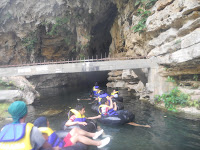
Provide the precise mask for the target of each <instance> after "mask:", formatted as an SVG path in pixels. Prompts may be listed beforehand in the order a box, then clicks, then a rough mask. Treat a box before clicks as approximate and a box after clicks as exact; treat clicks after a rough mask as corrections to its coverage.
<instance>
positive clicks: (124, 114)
mask: <svg viewBox="0 0 200 150" xmlns="http://www.w3.org/2000/svg"><path fill="white" fill-rule="evenodd" d="M116 112H117V114H118V115H113V116H101V118H99V119H98V121H99V122H100V123H102V124H105V125H111V126H113V125H114V126H118V125H123V124H126V123H129V122H132V121H134V119H135V115H134V114H133V113H132V112H130V111H128V110H119V111H116Z"/></svg>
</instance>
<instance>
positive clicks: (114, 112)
mask: <svg viewBox="0 0 200 150" xmlns="http://www.w3.org/2000/svg"><path fill="white" fill-rule="evenodd" d="M102 107H107V108H109V106H108V105H105V104H102V105H100V106H99V113H100V114H101V115H102V116H107V115H108V116H112V115H118V114H117V113H116V111H114V110H113V109H108V112H107V113H106V114H102V113H101V108H102Z"/></svg>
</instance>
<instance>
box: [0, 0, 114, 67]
mask: <svg viewBox="0 0 200 150" xmlns="http://www.w3.org/2000/svg"><path fill="white" fill-rule="evenodd" d="M116 13H117V9H116V6H115V5H114V4H113V3H112V2H110V1H107V0H84V1H82V0H48V1H47V0H34V1H32V0H1V1H0V45H1V46H0V64H1V65H2V64H22V63H31V62H38V61H39V62H40V61H56V60H68V59H70V60H71V59H72V58H73V59H76V58H79V59H80V58H82V59H83V58H84V57H87V58H88V57H89V56H90V57H92V56H96V55H98V56H100V55H101V53H103V54H105V53H107V55H108V50H109V45H110V43H111V40H112V39H111V36H110V33H109V31H110V28H111V25H112V23H113V18H114V17H115V15H116Z"/></svg>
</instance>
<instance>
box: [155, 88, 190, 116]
mask: <svg viewBox="0 0 200 150" xmlns="http://www.w3.org/2000/svg"><path fill="white" fill-rule="evenodd" d="M189 100H190V96H189V95H188V94H184V93H182V92H181V91H180V90H178V87H175V88H173V89H172V90H171V91H170V92H168V93H164V94H162V95H161V96H160V95H156V96H155V101H156V103H159V102H161V101H162V102H164V104H165V108H167V110H169V111H173V112H177V109H176V106H177V105H180V106H186V105H187V104H188V102H189Z"/></svg>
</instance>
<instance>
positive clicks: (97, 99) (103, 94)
mask: <svg viewBox="0 0 200 150" xmlns="http://www.w3.org/2000/svg"><path fill="white" fill-rule="evenodd" d="M103 97H106V98H109V95H108V94H107V93H106V92H105V91H104V90H101V91H100V93H99V96H98V97H97V98H95V100H94V101H98V104H99V105H101V99H102V98H103Z"/></svg>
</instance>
